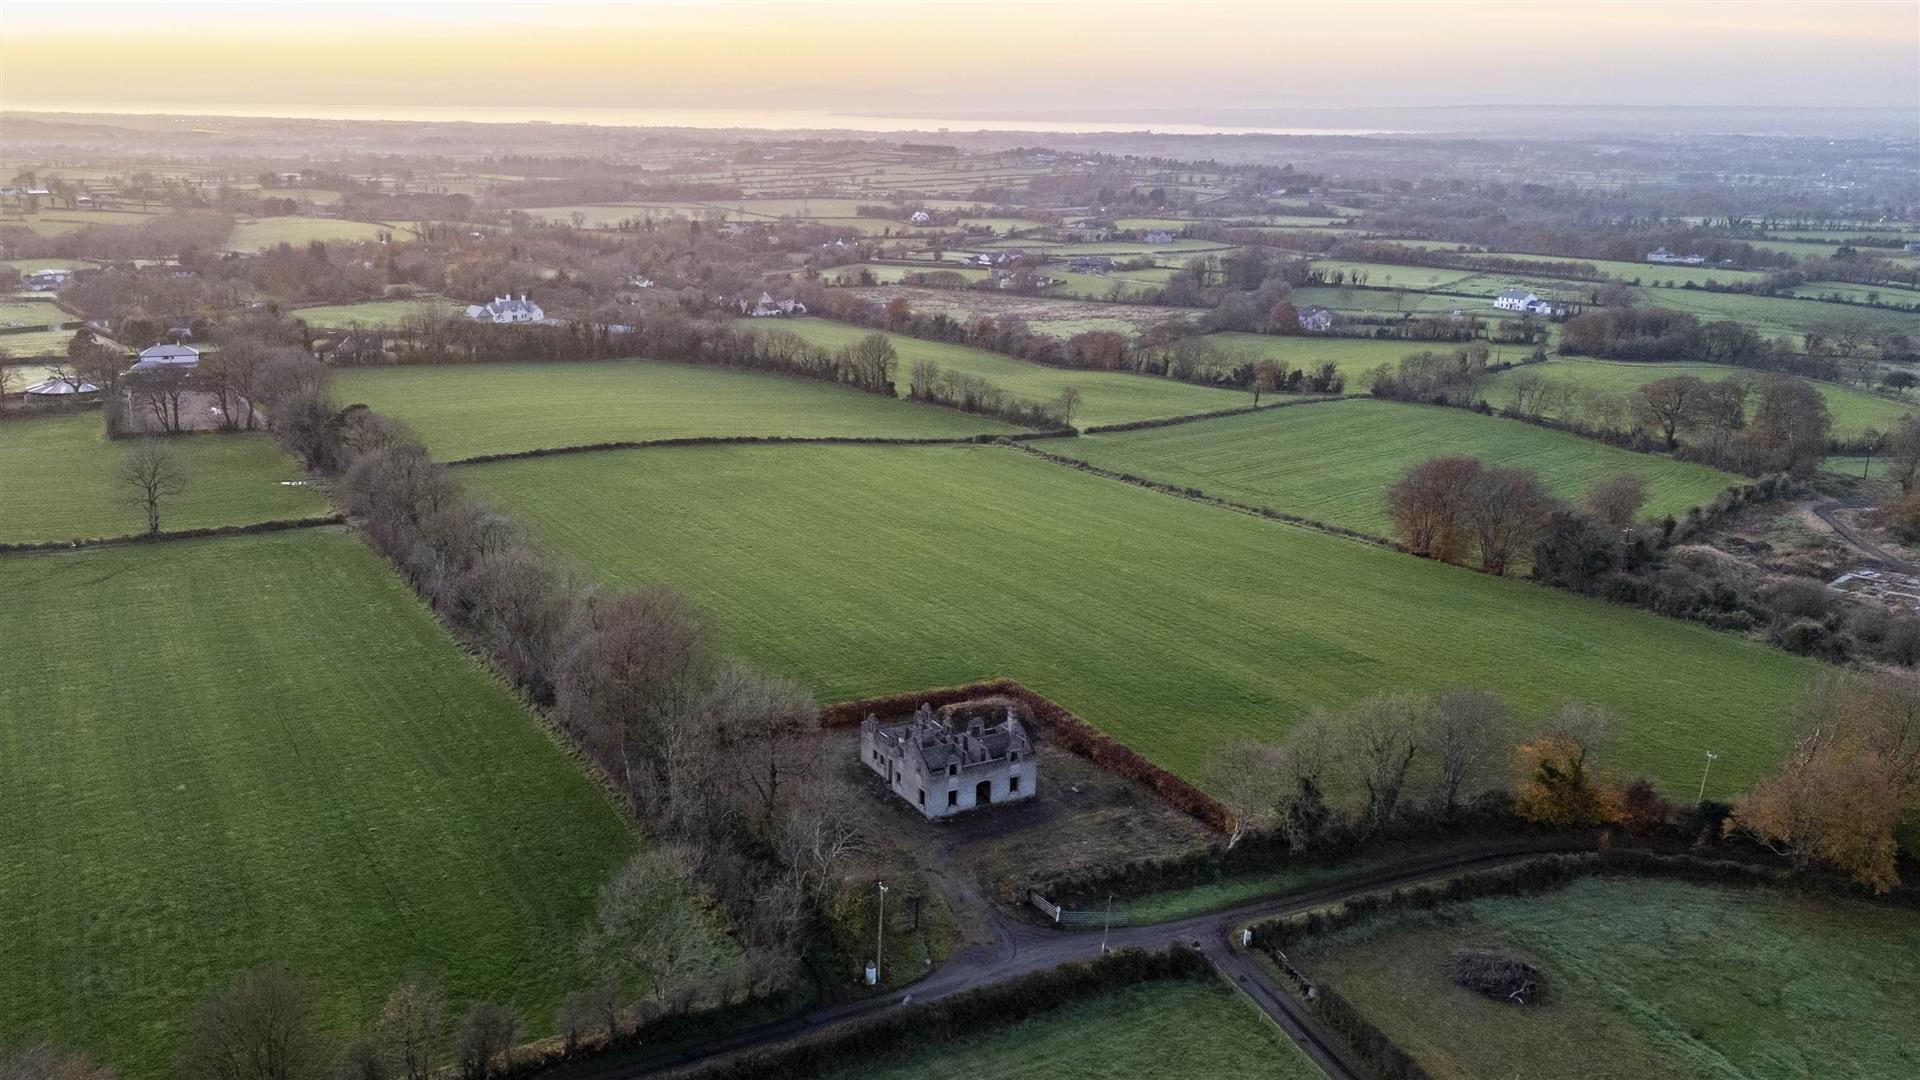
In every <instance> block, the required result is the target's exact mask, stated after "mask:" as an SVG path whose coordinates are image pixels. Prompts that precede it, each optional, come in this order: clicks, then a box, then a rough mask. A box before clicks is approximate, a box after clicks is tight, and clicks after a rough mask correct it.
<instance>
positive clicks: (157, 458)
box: [120, 438, 191, 536]
mask: <svg viewBox="0 0 1920 1080" xmlns="http://www.w3.org/2000/svg"><path fill="white" fill-rule="evenodd" d="M190 479H191V474H190V473H189V471H188V469H187V463H186V461H185V460H183V459H182V458H181V456H180V454H179V452H178V451H176V450H175V449H174V448H173V447H171V446H168V445H167V444H166V443H163V442H161V441H160V440H158V439H151V438H149V439H142V440H140V441H139V442H137V443H135V444H134V446H133V449H131V450H129V451H127V457H126V460H125V461H123V462H121V463H120V485H121V487H123V488H125V489H126V492H127V499H128V501H129V502H131V503H133V505H134V506H135V507H137V508H139V509H140V511H141V512H142V513H144V514H145V515H146V518H147V535H149V536H153V535H155V534H157V533H159V531H160V510H161V507H162V506H163V505H164V504H165V503H166V500H168V499H170V498H172V497H174V496H176V495H179V494H182V493H183V492H185V491H186V490H187V483H188V481H189V480H190Z"/></svg>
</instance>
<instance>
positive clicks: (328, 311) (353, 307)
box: [287, 296, 466, 330]
mask: <svg viewBox="0 0 1920 1080" xmlns="http://www.w3.org/2000/svg"><path fill="white" fill-rule="evenodd" d="M465 310H466V305H465V304H462V303H460V302H459V301H457V300H449V299H447V298H446V297H444V296H423V297H419V298H417V299H412V300H369V301H366V302H365V303H360V304H323V305H321V306H319V307H308V308H295V309H294V310H292V311H290V312H288V313H287V314H288V315H290V316H292V317H293V318H296V319H299V320H301V321H303V322H305V323H306V324H307V325H308V326H310V327H314V328H316V329H336V330H345V329H353V328H356V327H364V328H366V329H369V330H391V329H394V328H396V327H398V326H400V325H401V324H402V323H404V322H405V321H406V320H408V319H412V318H418V317H420V316H429V317H446V316H451V315H458V314H460V313H461V312H463V311H465Z"/></svg>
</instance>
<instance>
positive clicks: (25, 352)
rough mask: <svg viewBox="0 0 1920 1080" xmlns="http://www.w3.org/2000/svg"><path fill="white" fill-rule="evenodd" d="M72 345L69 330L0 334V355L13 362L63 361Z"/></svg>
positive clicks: (71, 333)
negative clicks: (42, 359) (39, 359)
mask: <svg viewBox="0 0 1920 1080" xmlns="http://www.w3.org/2000/svg"><path fill="white" fill-rule="evenodd" d="M72 343H73V331H71V330H27V331H24V332H22V333H18V334H0V354H4V355H6V356H8V357H10V358H12V359H15V360H23V359H28V358H57V359H60V360H65V359H66V355H67V346H68V345H70V344H72ZM129 362H131V361H129Z"/></svg>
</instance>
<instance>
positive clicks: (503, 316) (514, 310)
mask: <svg viewBox="0 0 1920 1080" xmlns="http://www.w3.org/2000/svg"><path fill="white" fill-rule="evenodd" d="M546 317H547V313H546V310H545V309H544V308H542V307H541V306H540V305H539V304H536V303H534V302H533V301H531V300H529V299H527V294H526V293H521V294H520V298H519V299H517V300H516V299H514V298H513V297H511V296H496V297H494V298H493V301H492V302H491V303H486V304H472V305H469V306H468V308H467V318H469V319H479V320H480V321H481V322H491V323H531V322H539V321H540V320H542V319H544V318H546Z"/></svg>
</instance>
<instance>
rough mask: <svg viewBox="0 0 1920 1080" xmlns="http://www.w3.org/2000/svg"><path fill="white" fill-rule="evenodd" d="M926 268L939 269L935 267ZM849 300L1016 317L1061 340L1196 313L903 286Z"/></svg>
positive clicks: (861, 292) (965, 315)
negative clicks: (896, 301) (897, 302)
mask: <svg viewBox="0 0 1920 1080" xmlns="http://www.w3.org/2000/svg"><path fill="white" fill-rule="evenodd" d="M930 265H932V266H934V268H936V269H937V268H938V264H930ZM854 295H856V296H859V297H860V298H861V299H863V300H871V301H874V302H875V303H882V304H884V303H886V302H887V301H888V300H891V299H893V298H894V297H904V298H906V300H907V303H908V304H910V305H911V306H912V308H913V310H914V311H917V312H920V313H922V314H936V313H937V314H945V315H948V316H950V317H952V318H955V319H962V320H965V319H971V318H974V317H976V316H980V315H992V316H995V317H999V316H1005V315H1017V316H1019V317H1020V318H1022V319H1024V320H1026V323H1027V325H1028V326H1029V327H1030V328H1032V329H1034V330H1038V331H1040V332H1041V333H1045V334H1052V335H1053V336H1055V337H1061V338H1068V337H1072V336H1073V335H1075V334H1079V333H1084V332H1086V331H1089V330H1113V331H1117V332H1119V333H1122V334H1136V333H1139V332H1140V331H1141V330H1144V329H1146V328H1147V327H1149V326H1152V325H1154V324H1156V323H1161V322H1165V321H1167V320H1168V319H1173V318H1179V317H1181V316H1191V315H1196V314H1198V312H1195V311H1192V310H1190V309H1187V308H1175V307H1155V306H1153V305H1150V304H1106V303H1099V302H1095V301H1091V300H1067V299H1055V298H1052V297H1046V296H1037V297H1036V296H1011V295H1006V294H1002V293H991V292H976V291H972V290H966V291H961V290H955V289H919V288H913V287H911V286H903V285H894V286H889V287H887V288H886V289H884V290H879V289H858V290H854Z"/></svg>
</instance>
